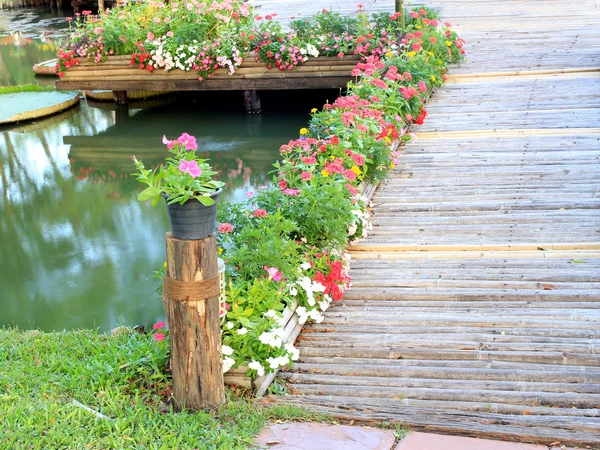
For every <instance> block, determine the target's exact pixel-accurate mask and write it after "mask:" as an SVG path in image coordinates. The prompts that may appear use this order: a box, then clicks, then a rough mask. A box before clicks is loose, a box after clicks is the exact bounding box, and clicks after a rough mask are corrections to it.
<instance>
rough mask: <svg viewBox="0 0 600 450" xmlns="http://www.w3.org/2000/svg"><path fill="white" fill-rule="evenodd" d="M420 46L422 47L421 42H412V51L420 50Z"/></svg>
mask: <svg viewBox="0 0 600 450" xmlns="http://www.w3.org/2000/svg"><path fill="white" fill-rule="evenodd" d="M421 48H422V47H421V44H413V45H412V49H413V51H415V52H420V51H421Z"/></svg>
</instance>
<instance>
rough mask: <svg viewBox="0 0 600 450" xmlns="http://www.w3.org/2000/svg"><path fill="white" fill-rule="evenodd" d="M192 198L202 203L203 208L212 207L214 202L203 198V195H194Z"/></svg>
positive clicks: (208, 198)
mask: <svg viewBox="0 0 600 450" xmlns="http://www.w3.org/2000/svg"><path fill="white" fill-rule="evenodd" d="M194 198H195V199H196V200H198V201H199V202H200V203H202V204H203V205H204V206H211V205H214V203H215V201H214V200H213V199H212V198H210V197H205V196H203V195H195V196H194Z"/></svg>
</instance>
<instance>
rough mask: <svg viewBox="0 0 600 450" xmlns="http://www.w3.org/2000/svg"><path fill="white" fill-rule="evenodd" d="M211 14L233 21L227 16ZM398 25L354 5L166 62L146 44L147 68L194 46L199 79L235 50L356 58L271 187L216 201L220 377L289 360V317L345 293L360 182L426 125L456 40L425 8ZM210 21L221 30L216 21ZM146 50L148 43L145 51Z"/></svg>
mask: <svg viewBox="0 0 600 450" xmlns="http://www.w3.org/2000/svg"><path fill="white" fill-rule="evenodd" d="M228 3H231V4H233V0H232V1H230V2H228ZM215 4H216V5H218V4H219V2H215ZM205 7H206V6H205ZM211 7H212V6H211ZM194 8H196V6H192V9H194ZM186 9H187V6H186ZM219 11H220V12H219V14H222V15H223V17H231V18H232V19H231V20H230V22H229V23H231V21H233V18H234V16H233V14H232V15H231V16H228V15H227V14H226V12H225V11H221V10H219ZM228 11H229V12H230V13H231V12H235V11H234V10H228ZM248 17H251V18H253V15H252V14H250V13H249V14H248ZM399 19H400V17H399V16H398V15H397V14H394V15H389V14H383V13H382V14H380V15H378V16H376V17H375V18H374V20H373V21H370V20H368V19H367V18H366V17H365V16H364V13H363V12H362V8H359V15H358V17H357V18H344V17H342V16H340V15H337V14H335V13H332V12H330V11H327V10H324V11H322V12H321V13H319V14H318V15H317V16H315V17H313V18H310V19H303V20H300V21H295V22H293V23H292V30H291V31H287V32H283V31H282V30H281V28H280V27H279V25H277V24H275V23H273V22H272V17H265V18H262V17H256V20H255V21H253V22H252V24H251V25H249V27H248V28H245V29H243V30H242V31H241V32H240V33H239V37H240V40H239V41H234V40H232V39H228V38H226V37H224V36H222V35H221V36H219V38H218V39H219V42H220V46H217V47H210V46H208V45H207V44H206V43H196V42H194V41H193V40H190V41H189V42H190V43H191V44H190V45H189V46H188V47H187V49H186V47H184V48H180V47H181V44H178V47H176V48H174V49H173V51H172V52H171V50H169V52H170V53H169V54H170V55H171V58H170V60H169V61H167V59H166V58H167V56H166V55H167V53H166V52H165V49H167V48H168V49H170V47H168V46H169V44H168V42H169V40H168V38H167V39H163V40H160V39H156V38H154V39H152V40H151V41H152V42H165V44H164V45H163V49H162V50H161V51H160V52H157V51H155V52H154V53H152V50H150V51H148V54H150V55H151V58H153V59H152V61H154V62H156V61H157V60H158V61H163V60H164V62H165V64H167V63H168V64H169V65H170V64H171V60H172V64H173V65H175V64H177V63H176V58H179V59H178V61H179V63H178V64H180V66H181V65H183V67H188V64H189V58H190V57H191V55H193V54H194V53H196V51H199V52H202V51H204V52H205V54H204V55H200V56H201V57H202V59H201V60H199V59H198V58H196V60H195V63H194V64H196V66H193V67H192V69H193V70H198V71H201V72H202V71H204V72H202V73H203V75H202V76H204V75H206V76H210V73H208V72H209V71H210V70H211V67H212V68H215V67H227V68H228V70H229V71H231V70H233V69H235V67H236V64H237V62H238V61H237V60H235V57H233V59H232V58H231V57H230V58H227V57H225V55H233V54H234V53H232V52H235V50H238V49H246V48H251V49H253V50H255V52H256V54H257V56H258V58H259V60H261V61H266V62H267V63H268V64H271V65H272V66H273V67H276V68H278V69H281V70H284V69H286V70H287V69H290V68H293V67H295V66H297V65H299V64H302V63H303V62H305V59H306V58H308V55H310V56H311V57H317V56H319V55H332V54H337V55H338V56H340V57H342V58H343V57H344V55H346V54H357V55H360V56H361V60H360V62H359V63H358V64H356V66H355V68H354V70H353V72H352V75H353V76H355V77H356V79H355V81H354V82H351V83H349V84H348V88H347V92H346V94H345V95H343V96H340V97H339V98H337V99H336V100H335V101H334V102H332V103H328V104H326V105H324V106H323V108H322V109H321V110H318V109H316V108H315V109H313V110H312V111H311V114H312V116H311V119H310V122H309V123H308V124H307V126H306V127H303V128H302V129H300V131H299V136H298V138H297V139H292V140H291V141H289V142H288V143H286V144H283V145H282V146H281V147H280V154H281V160H280V161H278V162H276V163H275V168H276V169H275V179H274V183H273V185H270V186H268V187H264V188H260V189H258V190H257V192H256V193H254V192H252V193H248V195H247V199H246V201H244V202H239V203H228V202H225V203H221V204H219V207H218V213H217V218H218V220H219V221H220V224H219V227H218V231H219V233H218V235H217V244H218V247H219V250H218V251H219V254H220V255H221V257H222V258H223V259H224V260H225V263H226V273H227V279H228V283H227V286H226V289H225V293H226V304H225V307H224V309H223V311H222V313H223V314H224V318H223V325H222V342H223V370H224V371H228V370H230V369H231V368H234V367H238V366H240V365H244V366H246V367H247V368H248V373H249V374H251V375H253V376H262V375H264V374H266V373H267V372H270V371H273V370H277V369H279V368H281V367H283V366H285V365H286V364H290V363H292V362H293V361H294V360H296V359H298V358H299V356H300V355H299V351H298V349H297V348H295V347H294V345H293V344H291V343H288V342H287V340H288V337H289V335H290V331H291V330H290V323H291V324H292V326H293V322H290V318H291V312H292V311H293V310H295V314H296V315H297V318H298V322H300V323H307V322H316V323H319V322H322V321H324V320H326V319H325V312H326V311H327V310H328V308H330V307H331V305H332V303H333V302H335V301H338V300H340V299H341V298H342V295H343V292H344V290H345V289H346V288H348V287H349V286H350V278H349V276H348V262H349V257H348V256H347V254H346V253H345V249H346V247H347V245H348V243H349V242H352V241H354V240H357V239H360V238H362V237H364V236H366V233H367V232H368V230H369V228H370V223H369V220H368V219H369V201H368V200H367V199H366V198H365V197H364V196H363V195H361V187H362V186H364V184H365V183H376V182H378V181H380V180H382V179H384V178H385V176H386V175H387V173H388V172H389V170H390V169H392V168H394V167H395V165H396V164H398V156H399V152H400V149H399V146H400V145H401V144H402V143H403V142H406V141H409V140H410V139H412V138H414V135H413V134H412V133H411V132H410V127H411V126H413V125H419V124H421V123H423V121H424V120H425V119H426V116H427V111H426V110H425V108H424V103H425V101H426V99H427V97H428V96H429V95H430V94H431V92H432V91H433V90H434V89H435V88H437V87H439V86H440V85H441V84H442V83H443V81H444V79H445V73H446V66H447V65H448V64H449V63H453V62H458V61H459V60H460V57H461V52H460V50H462V41H461V40H460V39H459V38H458V37H457V36H456V35H455V34H454V32H453V31H452V30H450V29H449V27H448V25H447V24H441V23H440V21H439V19H438V18H437V16H436V14H435V13H434V12H433V11H432V10H430V9H427V8H422V9H418V10H416V11H412V12H410V13H409V14H408V15H407V17H405V18H404V19H405V24H406V26H405V28H402V24H401V22H402V21H401V20H399ZM218 20H219V21H220V22H219V23H220V25H219V26H221V29H224V27H225V25H226V21H225V20H223V19H222V18H221V19H218ZM163 22H164V21H163ZM161 26H162V25H161ZM237 26H238V31H240V29H241V24H237ZM165 29H166V28H165ZM155 33H156V32H155ZM157 35H158V36H164V35H165V34H164V33H162V34H160V35H159V34H157ZM448 36H450V37H448ZM449 39H452V41H451V42H450V44H451V45H450V46H449V45H448V44H446V41H447V40H449ZM196 44H198V47H197V48H196V47H195V45H196ZM149 45H153V44H151V42H150V41H146V42H145V43H144V48H146V47H148V46H149ZM234 45H235V49H234ZM190 47H191V50H189V49H190ZM207 47H208V50H206V48H207ZM154 48H157V47H154ZM224 48H225V49H226V51H223V52H222V53H219V50H222V49H224ZM448 50H450V52H449V51H448ZM178 52H179V53H178ZM186 52H189V53H186ZM157 55H160V58H158V59H156V58H154V57H155V56H157ZM161 58H162V59H161ZM227 61H230V63H228V62H227ZM143 63H146V61H143ZM151 64H154V63H151ZM180 66H177V67H179V68H180ZM165 144H166V145H167V146H168V147H169V149H171V148H175V147H176V148H177V149H178V151H179V152H180V153H178V154H183V155H185V154H186V152H189V151H190V150H191V149H192V148H194V147H195V145H196V143H195V140H193V139H192V138H191V137H190V136H187V135H182V136H181V137H180V138H179V139H177V140H176V141H169V140H168V139H166V138H165ZM186 149H187V150H186ZM175 161H176V164H174V165H173V166H174V167H172V168H171V169H170V170H174V171H176V172H177V173H178V175H180V176H183V175H185V177H187V178H186V180H188V182H189V181H190V180H194V179H196V178H197V177H199V176H203V175H204V173H205V169H204V168H203V167H202V165H201V164H200V163H199V164H198V165H196V164H194V158H183V159H182V158H179V159H177V158H176V160H175ZM144 170H145V169H144ZM142 173H144V172H142ZM175 200H176V199H175Z"/></svg>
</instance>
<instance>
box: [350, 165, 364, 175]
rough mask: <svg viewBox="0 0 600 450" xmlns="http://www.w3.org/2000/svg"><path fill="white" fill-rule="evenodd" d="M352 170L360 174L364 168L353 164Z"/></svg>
mask: <svg viewBox="0 0 600 450" xmlns="http://www.w3.org/2000/svg"><path fill="white" fill-rule="evenodd" d="M350 170H351V171H352V172H354V173H355V174H356V175H360V174H361V173H362V170H360V167H358V166H352V168H351V169H350Z"/></svg>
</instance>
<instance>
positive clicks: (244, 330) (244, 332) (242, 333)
mask: <svg viewBox="0 0 600 450" xmlns="http://www.w3.org/2000/svg"><path fill="white" fill-rule="evenodd" d="M236 333H237V334H240V335H244V334H246V333H248V329H247V328H246V327H242V328H240V329H239V330H237V331H236Z"/></svg>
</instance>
